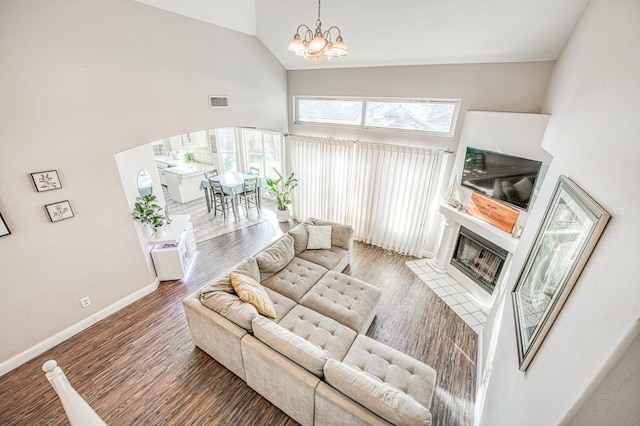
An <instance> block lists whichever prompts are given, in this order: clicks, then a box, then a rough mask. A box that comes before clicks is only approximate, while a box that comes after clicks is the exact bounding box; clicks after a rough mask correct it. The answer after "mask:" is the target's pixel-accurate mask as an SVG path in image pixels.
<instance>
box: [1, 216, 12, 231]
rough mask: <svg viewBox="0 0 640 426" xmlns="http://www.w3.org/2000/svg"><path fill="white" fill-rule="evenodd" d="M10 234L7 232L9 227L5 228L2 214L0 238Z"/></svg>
mask: <svg viewBox="0 0 640 426" xmlns="http://www.w3.org/2000/svg"><path fill="white" fill-rule="evenodd" d="M9 234H11V231H9V227H8V226H7V224H6V222H5V221H4V218H3V217H2V213H0V237H4V236H5V235H9Z"/></svg>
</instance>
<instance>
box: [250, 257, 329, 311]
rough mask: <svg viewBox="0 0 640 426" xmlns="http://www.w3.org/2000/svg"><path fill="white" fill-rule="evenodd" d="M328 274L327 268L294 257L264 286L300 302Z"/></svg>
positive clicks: (266, 281)
mask: <svg viewBox="0 0 640 426" xmlns="http://www.w3.org/2000/svg"><path fill="white" fill-rule="evenodd" d="M326 272H327V268H324V267H322V266H320V265H316V264H315V263H312V262H309V261H307V260H304V259H300V258H298V257H294V258H293V260H292V261H291V262H290V263H289V264H288V265H286V266H285V267H284V268H283V269H282V270H281V271H280V272H278V273H277V274H275V275H273V276H271V277H269V278H267V279H265V280H264V281H262V285H263V286H265V287H267V288H270V289H271V290H274V291H277V292H278V293H280V294H282V295H284V296H287V297H288V298H289V299H291V300H293V301H295V302H299V301H300V299H301V298H302V296H304V295H305V293H306V292H307V291H309V289H310V288H311V287H313V285H314V284H315V283H317V282H318V281H319V280H320V278H322V276H323V275H324V274H325V273H326Z"/></svg>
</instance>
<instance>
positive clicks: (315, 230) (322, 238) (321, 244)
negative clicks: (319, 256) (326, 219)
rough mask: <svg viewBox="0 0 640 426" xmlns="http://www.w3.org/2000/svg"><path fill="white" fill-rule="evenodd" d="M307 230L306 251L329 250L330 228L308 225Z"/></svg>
mask: <svg viewBox="0 0 640 426" xmlns="http://www.w3.org/2000/svg"><path fill="white" fill-rule="evenodd" d="M307 230H308V231H309V242H308V243H307V250H317V249H330V248H331V226H313V225H309V226H308V227H307Z"/></svg>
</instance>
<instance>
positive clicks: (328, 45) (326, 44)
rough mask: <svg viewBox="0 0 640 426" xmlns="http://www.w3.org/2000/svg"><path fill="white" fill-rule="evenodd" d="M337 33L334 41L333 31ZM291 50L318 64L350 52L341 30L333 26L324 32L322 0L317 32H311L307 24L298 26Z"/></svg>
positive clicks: (290, 45)
mask: <svg viewBox="0 0 640 426" xmlns="http://www.w3.org/2000/svg"><path fill="white" fill-rule="evenodd" d="M300 30H303V35H304V38H302V37H301V36H300ZM332 30H335V31H337V33H338V34H337V36H336V39H335V41H333V40H332V37H331V31H332ZM289 50H291V51H292V52H295V54H296V55H298V56H304V58H305V59H306V60H307V61H308V62H311V63H312V64H316V63H318V62H320V61H321V60H322V58H327V59H331V58H336V57H340V56H347V55H348V54H349V51H348V50H347V46H345V44H344V41H343V40H342V35H341V34H340V28H338V27H336V26H333V27H330V28H329V29H328V30H326V31H322V22H320V0H318V20H317V21H316V30H315V31H311V28H309V27H308V26H306V25H305V24H301V25H299V26H298V29H297V30H296V35H295V36H293V40H291V43H289Z"/></svg>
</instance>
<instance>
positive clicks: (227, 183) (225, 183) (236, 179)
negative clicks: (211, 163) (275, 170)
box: [200, 172, 264, 220]
mask: <svg viewBox="0 0 640 426" xmlns="http://www.w3.org/2000/svg"><path fill="white" fill-rule="evenodd" d="M253 177H256V175H254V174H251V173H240V172H226V173H222V174H220V175H218V176H213V177H211V178H209V179H211V180H212V181H215V182H220V186H222V190H223V191H224V193H225V194H227V195H231V207H232V208H233V214H234V215H235V217H236V220H237V217H238V204H237V202H236V198H237V196H238V194H240V193H242V192H243V191H244V180H245V179H249V178H253ZM209 179H202V180H201V181H200V190H201V191H204V197H205V199H206V201H207V212H209V213H211V207H212V204H213V193H212V192H211V184H210V183H209ZM263 185H264V179H262V178H260V177H258V182H257V191H258V207H260V187H261V186H263Z"/></svg>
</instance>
